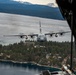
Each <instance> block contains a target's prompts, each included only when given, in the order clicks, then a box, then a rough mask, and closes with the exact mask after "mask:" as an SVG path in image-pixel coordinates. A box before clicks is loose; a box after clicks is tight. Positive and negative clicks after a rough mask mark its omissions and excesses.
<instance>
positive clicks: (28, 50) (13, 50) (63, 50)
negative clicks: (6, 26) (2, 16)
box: [0, 41, 76, 68]
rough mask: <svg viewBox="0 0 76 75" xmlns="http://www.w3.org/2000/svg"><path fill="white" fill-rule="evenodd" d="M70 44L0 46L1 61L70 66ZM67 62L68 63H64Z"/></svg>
mask: <svg viewBox="0 0 76 75" xmlns="http://www.w3.org/2000/svg"><path fill="white" fill-rule="evenodd" d="M70 46H71V45H70V42H51V41H49V42H41V43H40V42H32V41H30V42H27V43H23V42H20V43H15V44H10V45H8V46H2V45H0V59H4V60H12V61H19V62H35V63H38V64H41V65H47V66H53V67H61V66H62V64H63V63H65V64H70V49H71V47H70ZM75 55H76V52H75V50H74V54H73V66H74V68H76V56H75ZM64 60H66V61H64Z"/></svg>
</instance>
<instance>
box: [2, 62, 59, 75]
mask: <svg viewBox="0 0 76 75" xmlns="http://www.w3.org/2000/svg"><path fill="white" fill-rule="evenodd" d="M43 70H50V71H56V70H58V69H55V68H50V67H44V66H38V65H36V64H31V63H26V64H20V63H12V62H7V61H6V62H0V75H39V74H40V73H41V71H43Z"/></svg>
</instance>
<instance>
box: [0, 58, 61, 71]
mask: <svg viewBox="0 0 76 75" xmlns="http://www.w3.org/2000/svg"><path fill="white" fill-rule="evenodd" d="M0 62H9V63H12V64H20V65H21V64H31V65H37V66H39V67H45V68H55V69H58V70H61V68H58V67H53V66H47V65H40V64H38V63H36V62H19V61H13V60H4V59H0Z"/></svg>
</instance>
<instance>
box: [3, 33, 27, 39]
mask: <svg viewBox="0 0 76 75" xmlns="http://www.w3.org/2000/svg"><path fill="white" fill-rule="evenodd" d="M3 36H4V37H20V38H24V37H25V36H26V37H27V35H25V34H17V35H3Z"/></svg>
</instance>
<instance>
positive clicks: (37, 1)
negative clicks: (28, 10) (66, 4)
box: [14, 0, 56, 5]
mask: <svg viewBox="0 0 76 75" xmlns="http://www.w3.org/2000/svg"><path fill="white" fill-rule="evenodd" d="M14 1H23V2H31V3H33V4H43V5H45V4H48V3H56V2H55V0H14Z"/></svg>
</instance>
